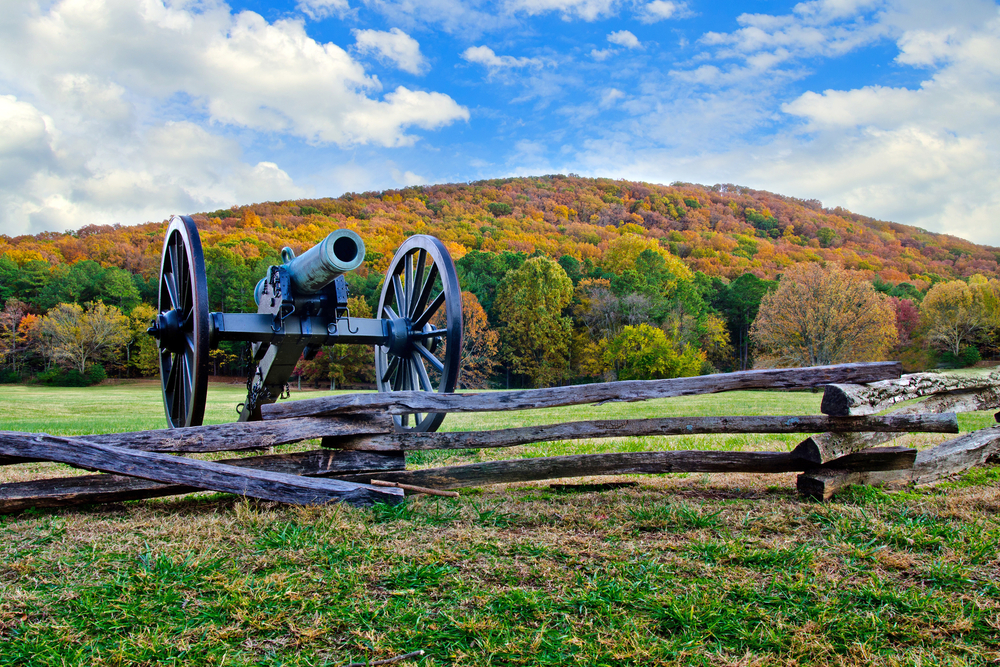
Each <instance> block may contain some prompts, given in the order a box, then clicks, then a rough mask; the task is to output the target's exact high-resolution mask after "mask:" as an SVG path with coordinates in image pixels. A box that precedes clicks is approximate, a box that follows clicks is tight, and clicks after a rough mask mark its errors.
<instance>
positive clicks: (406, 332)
mask: <svg viewBox="0 0 1000 667" xmlns="http://www.w3.org/2000/svg"><path fill="white" fill-rule="evenodd" d="M376 317H378V318H380V319H383V320H388V322H389V330H390V335H389V339H388V341H387V344H385V345H380V346H377V347H376V348H375V380H376V382H377V384H378V390H379V391H382V392H388V391H432V392H440V393H450V392H453V391H455V387H456V386H457V384H458V372H459V367H460V365H461V360H462V291H461V288H460V287H459V285H458V274H457V273H456V272H455V263H454V262H453V261H452V260H451V255H450V254H449V253H448V249H447V248H445V246H444V244H443V243H441V241H439V240H438V239H436V238H434V237H431V236H424V235H416V236H411V237H410V238H408V239H407V240H406V241H405V242H404V243H403V245H401V246H400V247H399V250H397V251H396V254H395V256H394V257H393V258H392V264H391V265H390V266H389V270H388V272H386V276H385V283H384V284H383V286H382V296H381V298H380V299H379V304H378V312H377V313H376ZM444 417H445V415H444V414H440V413H416V414H407V415H401V416H399V415H396V416H393V419H394V420H395V423H396V429H397V430H400V431H413V432H428V431H436V430H437V428H438V426H440V425H441V422H442V421H443V420H444Z"/></svg>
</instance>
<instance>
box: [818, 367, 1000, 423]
mask: <svg viewBox="0 0 1000 667" xmlns="http://www.w3.org/2000/svg"><path fill="white" fill-rule="evenodd" d="M988 387H1000V372H996V371H995V372H993V373H990V374H989V375H969V376H964V375H963V376H959V375H942V374H940V373H913V374H912V375H904V376H902V377H901V378H899V379H898V380H882V381H879V382H871V383H865V384H862V383H850V384H842V383H831V384H830V385H828V386H827V387H826V389H825V390H824V391H823V402H822V403H821V405H820V411H821V412H822V413H823V414H825V415H830V416H833V417H847V416H849V415H853V416H862V415H873V414H875V413H876V412H881V411H883V410H885V409H887V408H890V407H892V406H893V405H895V404H896V403H902V402H903V401H909V400H911V399H914V398H920V397H921V396H930V395H932V394H941V393H944V392H949V391H962V390H966V391H967V390H972V389H985V388H988Z"/></svg>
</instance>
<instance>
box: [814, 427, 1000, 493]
mask: <svg viewBox="0 0 1000 667" xmlns="http://www.w3.org/2000/svg"><path fill="white" fill-rule="evenodd" d="M997 456H1000V426H990V427H989V428H984V429H980V430H978V431H973V432H972V433H968V434H966V435H963V436H961V437H959V438H955V439H954V440H949V441H948V442H942V443H941V444H940V445H937V446H935V447H931V448H930V449H925V450H923V451H921V452H918V453H917V456H916V460H915V461H914V462H913V469H912V470H906V471H903V472H904V473H905V474H888V473H882V472H870V473H866V474H865V475H864V476H861V477H859V476H858V475H856V474H854V473H851V472H847V471H838V470H829V471H827V472H825V473H824V474H823V475H822V476H817V475H814V474H812V473H805V474H803V475H799V483H798V488H799V492H800V493H803V494H804V495H808V496H812V497H814V498H822V499H823V500H829V499H830V497H831V496H833V494H835V493H836V492H837V491H839V490H841V489H843V488H845V487H846V486H849V485H851V484H872V485H878V484H891V483H908V484H913V485H916V486H920V485H923V484H933V483H934V482H938V481H940V480H942V479H944V478H946V477H949V476H951V475H957V474H958V473H962V472H965V471H966V470H968V469H970V468H973V467H975V466H977V465H982V464H984V463H986V462H987V461H988V460H990V459H991V458H993V457H997ZM832 465H833V464H832V463H831V464H829V466H828V467H831V466H832Z"/></svg>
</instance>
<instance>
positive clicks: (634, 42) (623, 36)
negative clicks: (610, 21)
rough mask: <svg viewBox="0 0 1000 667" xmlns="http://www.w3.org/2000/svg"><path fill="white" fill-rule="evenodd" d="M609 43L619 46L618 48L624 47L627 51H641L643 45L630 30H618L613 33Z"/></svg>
mask: <svg viewBox="0 0 1000 667" xmlns="http://www.w3.org/2000/svg"><path fill="white" fill-rule="evenodd" d="M608 41H609V42H611V43H612V44H617V45H618V46H624V47H625V48H626V49H641V48H642V44H641V43H640V42H639V38H638V37H636V36H635V35H633V34H632V33H631V32H629V31H628V30H618V31H616V32H612V33H610V34H609V35H608Z"/></svg>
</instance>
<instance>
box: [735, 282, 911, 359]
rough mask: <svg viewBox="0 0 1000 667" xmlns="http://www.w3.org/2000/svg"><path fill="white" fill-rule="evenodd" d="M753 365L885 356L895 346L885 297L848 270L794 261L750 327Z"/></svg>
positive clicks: (892, 315)
mask: <svg viewBox="0 0 1000 667" xmlns="http://www.w3.org/2000/svg"><path fill="white" fill-rule="evenodd" d="M750 336H751V338H752V339H753V340H754V341H755V342H756V343H757V345H758V346H759V347H760V349H761V351H762V353H763V355H764V356H762V358H761V359H760V360H759V361H758V365H764V366H778V367H783V366H822V365H826V364H836V363H845V362H854V361H879V360H882V359H885V357H886V355H887V354H888V353H889V351H890V350H891V349H892V348H893V347H894V346H895V345H896V342H897V334H896V317H895V313H894V311H893V308H892V304H891V303H890V302H889V301H888V298H887V297H885V296H883V295H881V294H879V293H878V292H876V291H875V289H874V288H873V287H872V284H871V283H869V282H867V281H865V280H863V279H862V278H861V277H860V276H859V275H858V274H856V273H854V272H847V271H843V270H841V269H840V268H839V267H836V266H834V267H832V268H830V269H828V270H825V271H824V270H823V269H822V268H821V267H820V266H819V265H818V264H812V263H810V264H804V265H797V266H794V267H792V268H791V269H789V271H788V272H787V273H786V274H785V275H784V276H782V278H781V281H780V282H779V283H778V289H777V290H776V291H775V292H772V293H770V294H766V295H765V296H764V298H763V299H762V300H761V303H760V311H759V312H758V314H757V318H756V319H755V320H754V323H753V326H752V327H751V329H750Z"/></svg>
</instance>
